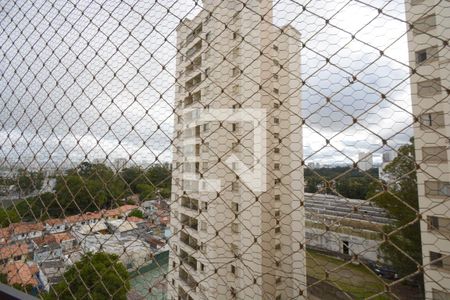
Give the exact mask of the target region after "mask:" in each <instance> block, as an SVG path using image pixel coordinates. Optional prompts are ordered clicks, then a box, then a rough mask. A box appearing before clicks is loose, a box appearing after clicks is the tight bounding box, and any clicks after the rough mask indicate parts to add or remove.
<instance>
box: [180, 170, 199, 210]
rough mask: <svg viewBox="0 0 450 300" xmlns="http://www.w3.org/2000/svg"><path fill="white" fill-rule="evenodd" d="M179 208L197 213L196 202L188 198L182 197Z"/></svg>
mask: <svg viewBox="0 0 450 300" xmlns="http://www.w3.org/2000/svg"><path fill="white" fill-rule="evenodd" d="M197 164H198V163H197ZM181 206H183V207H186V208H190V209H192V210H195V211H198V200H196V199H192V198H189V197H182V198H181Z"/></svg>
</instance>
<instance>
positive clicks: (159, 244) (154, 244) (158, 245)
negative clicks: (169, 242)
mask: <svg viewBox="0 0 450 300" xmlns="http://www.w3.org/2000/svg"><path fill="white" fill-rule="evenodd" d="M145 241H146V242H147V243H149V244H150V247H151V248H152V249H153V250H155V251H159V250H161V249H162V248H163V247H164V246H165V245H166V241H165V240H163V239H162V238H158V237H156V236H150V237H147V238H146V240H145Z"/></svg>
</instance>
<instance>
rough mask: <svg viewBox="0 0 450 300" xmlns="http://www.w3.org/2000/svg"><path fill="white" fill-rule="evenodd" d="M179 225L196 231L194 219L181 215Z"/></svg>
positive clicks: (196, 225)
mask: <svg viewBox="0 0 450 300" xmlns="http://www.w3.org/2000/svg"><path fill="white" fill-rule="evenodd" d="M180 223H181V224H182V225H184V226H187V227H189V228H192V229H194V230H196V231H197V230H198V221H197V219H195V218H192V217H189V216H188V215H185V214H181V218H180Z"/></svg>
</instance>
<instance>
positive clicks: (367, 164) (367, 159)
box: [358, 152, 373, 171]
mask: <svg viewBox="0 0 450 300" xmlns="http://www.w3.org/2000/svg"><path fill="white" fill-rule="evenodd" d="M358 168H359V169H360V170H361V171H367V170H369V169H372V168H373V156H372V153H365V152H362V153H359V154H358Z"/></svg>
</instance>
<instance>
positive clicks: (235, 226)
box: [231, 223, 239, 233]
mask: <svg viewBox="0 0 450 300" xmlns="http://www.w3.org/2000/svg"><path fill="white" fill-rule="evenodd" d="M231 231H232V232H234V233H239V224H238V223H233V224H231Z"/></svg>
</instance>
